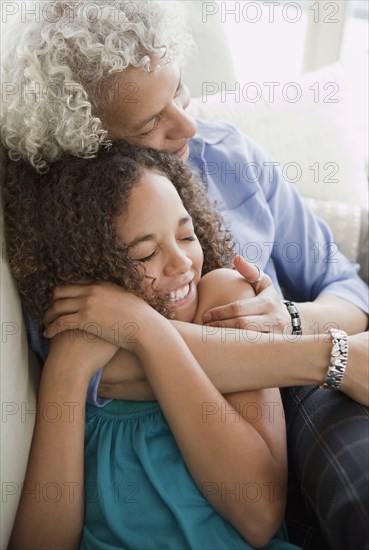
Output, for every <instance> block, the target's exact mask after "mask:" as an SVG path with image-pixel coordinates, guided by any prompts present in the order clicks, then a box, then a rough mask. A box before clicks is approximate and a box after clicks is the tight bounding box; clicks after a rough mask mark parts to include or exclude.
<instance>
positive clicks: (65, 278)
mask: <svg viewBox="0 0 369 550" xmlns="http://www.w3.org/2000/svg"><path fill="white" fill-rule="evenodd" d="M145 170H154V171H155V172H158V173H160V174H162V175H164V176H166V177H167V178H168V179H169V180H170V181H171V182H172V183H173V185H174V186H175V188H176V190H177V191H178V194H179V195H180V197H181V199H182V201H183V204H184V207H185V208H186V210H187V211H188V213H189V214H190V216H192V219H193V224H194V228H195V232H196V235H197V237H198V239H199V242H200V244H201V246H202V249H203V251H204V264H203V270H202V274H203V275H204V274H205V273H207V272H209V271H212V270H213V269H216V268H218V267H224V266H230V264H231V261H232V258H233V256H234V247H233V242H232V238H231V234H230V232H229V231H228V230H227V229H226V228H225V227H224V223H223V221H222V218H221V216H220V214H218V213H216V212H215V211H214V209H213V207H212V205H211V203H210V201H209V199H208V198H207V196H206V193H205V190H204V187H203V185H202V184H201V183H199V182H198V181H197V179H196V178H195V176H194V174H193V172H192V171H191V170H190V169H189V168H188V167H186V166H185V165H184V163H183V162H182V161H181V160H180V159H179V158H178V157H176V156H174V155H172V154H170V153H165V152H158V151H154V150H152V149H144V148H141V147H137V146H132V145H129V144H127V143H125V142H116V143H115V144H114V145H113V146H112V147H111V148H110V149H109V150H106V149H105V150H101V151H100V153H99V154H98V156H97V157H96V158H92V159H88V160H86V159H81V158H78V157H73V156H64V157H63V158H62V159H61V160H59V161H57V162H55V163H54V164H53V165H51V167H50V171H49V172H48V173H47V174H39V173H38V172H36V171H35V169H34V168H33V167H32V166H31V165H30V164H28V163H26V162H24V161H18V162H13V161H11V160H7V161H6V171H5V181H4V184H3V190H2V193H3V206H4V219H5V233H6V243H7V254H8V259H9V265H10V269H11V272H12V274H13V276H14V278H15V280H16V282H17V285H18V290H19V294H20V298H21V301H22V303H23V305H24V306H25V307H26V308H27V310H28V311H29V312H30V313H31V314H32V315H33V316H34V317H35V318H36V319H37V320H41V319H42V317H43V314H44V313H45V311H46V309H47V308H48V307H49V306H50V305H51V302H52V293H53V290H54V288H55V287H56V286H58V285H62V284H70V283H76V282H80V281H84V280H102V281H110V282H113V283H116V284H118V285H121V286H122V287H124V288H125V289H127V290H129V291H131V292H133V293H134V294H137V295H138V296H141V297H143V298H144V299H146V301H148V302H149V303H150V305H152V306H153V307H155V309H157V310H158V311H160V313H162V314H163V315H165V316H167V317H170V316H171V315H172V308H171V307H170V303H169V299H163V298H160V297H156V298H154V299H153V298H148V297H147V296H146V295H144V293H143V291H142V290H141V283H142V280H143V278H144V276H145V275H144V272H143V268H142V264H140V263H139V262H137V261H134V260H132V259H130V257H129V255H128V247H127V246H126V245H124V243H122V242H121V241H120V240H119V239H118V237H117V235H116V228H115V224H116V220H117V217H118V215H120V214H122V213H123V212H125V211H127V209H128V204H129V199H130V195H131V191H132V189H133V188H134V186H135V185H136V184H137V183H138V182H139V181H140V179H141V177H142V174H143V172H144V171H145Z"/></svg>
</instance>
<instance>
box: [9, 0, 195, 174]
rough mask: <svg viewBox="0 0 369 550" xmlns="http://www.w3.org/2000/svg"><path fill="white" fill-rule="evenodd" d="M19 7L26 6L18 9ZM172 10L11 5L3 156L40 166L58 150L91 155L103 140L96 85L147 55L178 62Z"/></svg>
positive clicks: (102, 94)
mask: <svg viewBox="0 0 369 550" xmlns="http://www.w3.org/2000/svg"><path fill="white" fill-rule="evenodd" d="M24 5H26V6H29V5H32V7H31V8H29V9H28V10H26V11H25V10H23V13H22V9H21V8H24ZM175 8H176V9H175V10H174V9H173V2H168V1H167V0H166V1H165V2H163V1H162V2H152V1H144V0H140V1H136V0H135V1H134V2H127V1H122V0H119V1H114V0H102V1H98V2H96V1H91V0H77V1H69V0H65V1H62V0H58V1H52V2H45V3H44V2H32V3H31V2H28V3H24V2H22V3H21V4H19V10H18V13H17V14H14V15H13V14H12V15H11V17H9V22H8V23H7V24H6V25H5V33H4V35H3V40H2V42H3V52H2V63H1V65H2V66H1V77H2V98H1V128H2V130H1V134H2V135H1V138H2V142H3V143H4V144H5V146H6V147H7V148H8V149H9V156H10V158H11V159H12V160H19V159H21V158H23V159H25V160H27V161H28V162H30V163H31V164H32V165H33V166H34V167H35V168H36V169H37V170H38V171H39V172H46V171H47V170H48V163H50V162H53V161H55V160H57V159H59V158H60V156H61V155H62V153H63V152H67V153H71V154H72V155H76V156H80V157H84V158H91V157H93V156H95V154H96V153H97V151H98V149H99V147H100V145H101V144H102V143H106V144H108V143H109V142H108V140H107V139H106V135H107V132H106V130H105V129H104V127H103V122H102V115H103V112H104V107H105V106H106V105H107V102H108V101H109V97H110V96H109V93H106V86H104V83H105V82H106V81H107V80H108V79H109V78H112V77H113V75H114V74H116V73H118V72H121V71H124V70H125V69H127V68H128V67H136V68H142V69H144V70H147V71H152V70H158V69H159V68H160V66H157V67H152V63H150V62H151V59H150V56H152V55H155V56H158V57H159V58H164V59H166V60H168V61H169V60H170V59H172V58H173V57H176V59H177V61H178V62H179V63H180V64H183V62H184V60H185V58H186V55H187V54H188V51H189V46H190V45H191V44H192V42H191V38H190V33H189V31H188V28H187V26H186V17H185V15H186V12H185V11H184V8H183V6H182V5H181V3H180V2H175ZM32 9H33V10H34V11H33V12H32V13H31V10H32ZM37 10H38V13H37ZM27 13H28V14H29V15H28V16H27ZM37 15H38V16H37Z"/></svg>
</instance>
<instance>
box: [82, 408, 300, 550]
mask: <svg viewBox="0 0 369 550" xmlns="http://www.w3.org/2000/svg"><path fill="white" fill-rule="evenodd" d="M178 414H180V411H178ZM84 460H85V524H84V528H83V534H82V539H81V543H80V549H81V550H113V549H114V550H115V549H116V550H118V549H119V550H122V549H137V550H164V549H168V550H185V549H186V550H189V549H191V550H249V549H251V548H252V547H251V546H250V545H249V544H248V543H247V542H246V541H245V540H244V539H243V538H242V537H241V536H240V535H239V533H238V532H237V531H236V530H235V529H234V527H233V526H232V525H231V524H230V523H228V522H227V521H226V520H225V519H223V518H222V517H221V516H220V515H219V514H218V513H217V512H216V511H215V510H214V508H213V507H212V506H211V505H210V504H209V503H208V502H207V500H206V499H205V498H204V497H203V496H202V494H201V493H200V491H199V490H198V488H197V486H196V485H195V483H194V481H193V480H192V477H191V475H190V473H189V471H188V469H187V467H186V464H185V462H184V460H183V459H182V456H181V453H180V451H179V448H178V446H177V444H176V441H175V439H174V437H173V435H172V432H171V430H170V428H169V425H168V423H167V422H166V420H165V417H164V415H163V413H162V411H161V409H160V406H159V404H158V403H157V402H156V401H153V402H149V403H148V402H144V403H141V402H132V401H119V400H114V401H112V402H110V403H109V404H108V405H106V406H105V407H104V408H99V407H95V406H93V405H89V404H87V406H86V427H85V459H84ZM265 548H266V549H268V550H295V549H297V548H298V547H297V546H294V545H292V544H290V543H288V542H287V540H286V534H285V530H284V528H283V526H282V527H281V529H280V530H279V531H278V533H276V535H275V537H274V538H273V540H272V541H271V542H270V543H269V544H268V545H267V546H265Z"/></svg>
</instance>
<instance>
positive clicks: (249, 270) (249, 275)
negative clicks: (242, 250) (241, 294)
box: [233, 256, 273, 294]
mask: <svg viewBox="0 0 369 550" xmlns="http://www.w3.org/2000/svg"><path fill="white" fill-rule="evenodd" d="M233 265H234V267H235V268H236V269H237V271H238V273H239V274H240V275H242V277H245V279H246V281H248V282H250V281H256V279H258V277H259V275H260V272H259V268H258V267H257V266H256V265H255V264H252V263H250V262H248V261H246V260H245V258H243V257H242V256H235V258H234V261H233ZM250 284H251V283H250ZM271 285H273V283H272V280H271V278H270V277H268V275H266V274H265V273H263V277H262V279H261V281H259V282H257V283H252V288H253V289H254V291H255V294H259V292H261V291H262V290H264V289H265V288H267V287H269V286H271Z"/></svg>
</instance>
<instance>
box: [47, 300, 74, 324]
mask: <svg viewBox="0 0 369 550" xmlns="http://www.w3.org/2000/svg"><path fill="white" fill-rule="evenodd" d="M80 306H81V303H80V300H79V299H78V298H64V299H61V298H59V299H58V300H56V301H55V302H53V304H52V305H51V306H50V307H49V309H47V310H46V313H45V315H44V318H43V320H42V321H43V324H44V325H45V326H47V325H49V324H50V323H53V322H54V321H55V320H56V319H57V318H58V317H60V316H62V315H69V314H72V313H77V311H79V309H80Z"/></svg>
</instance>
